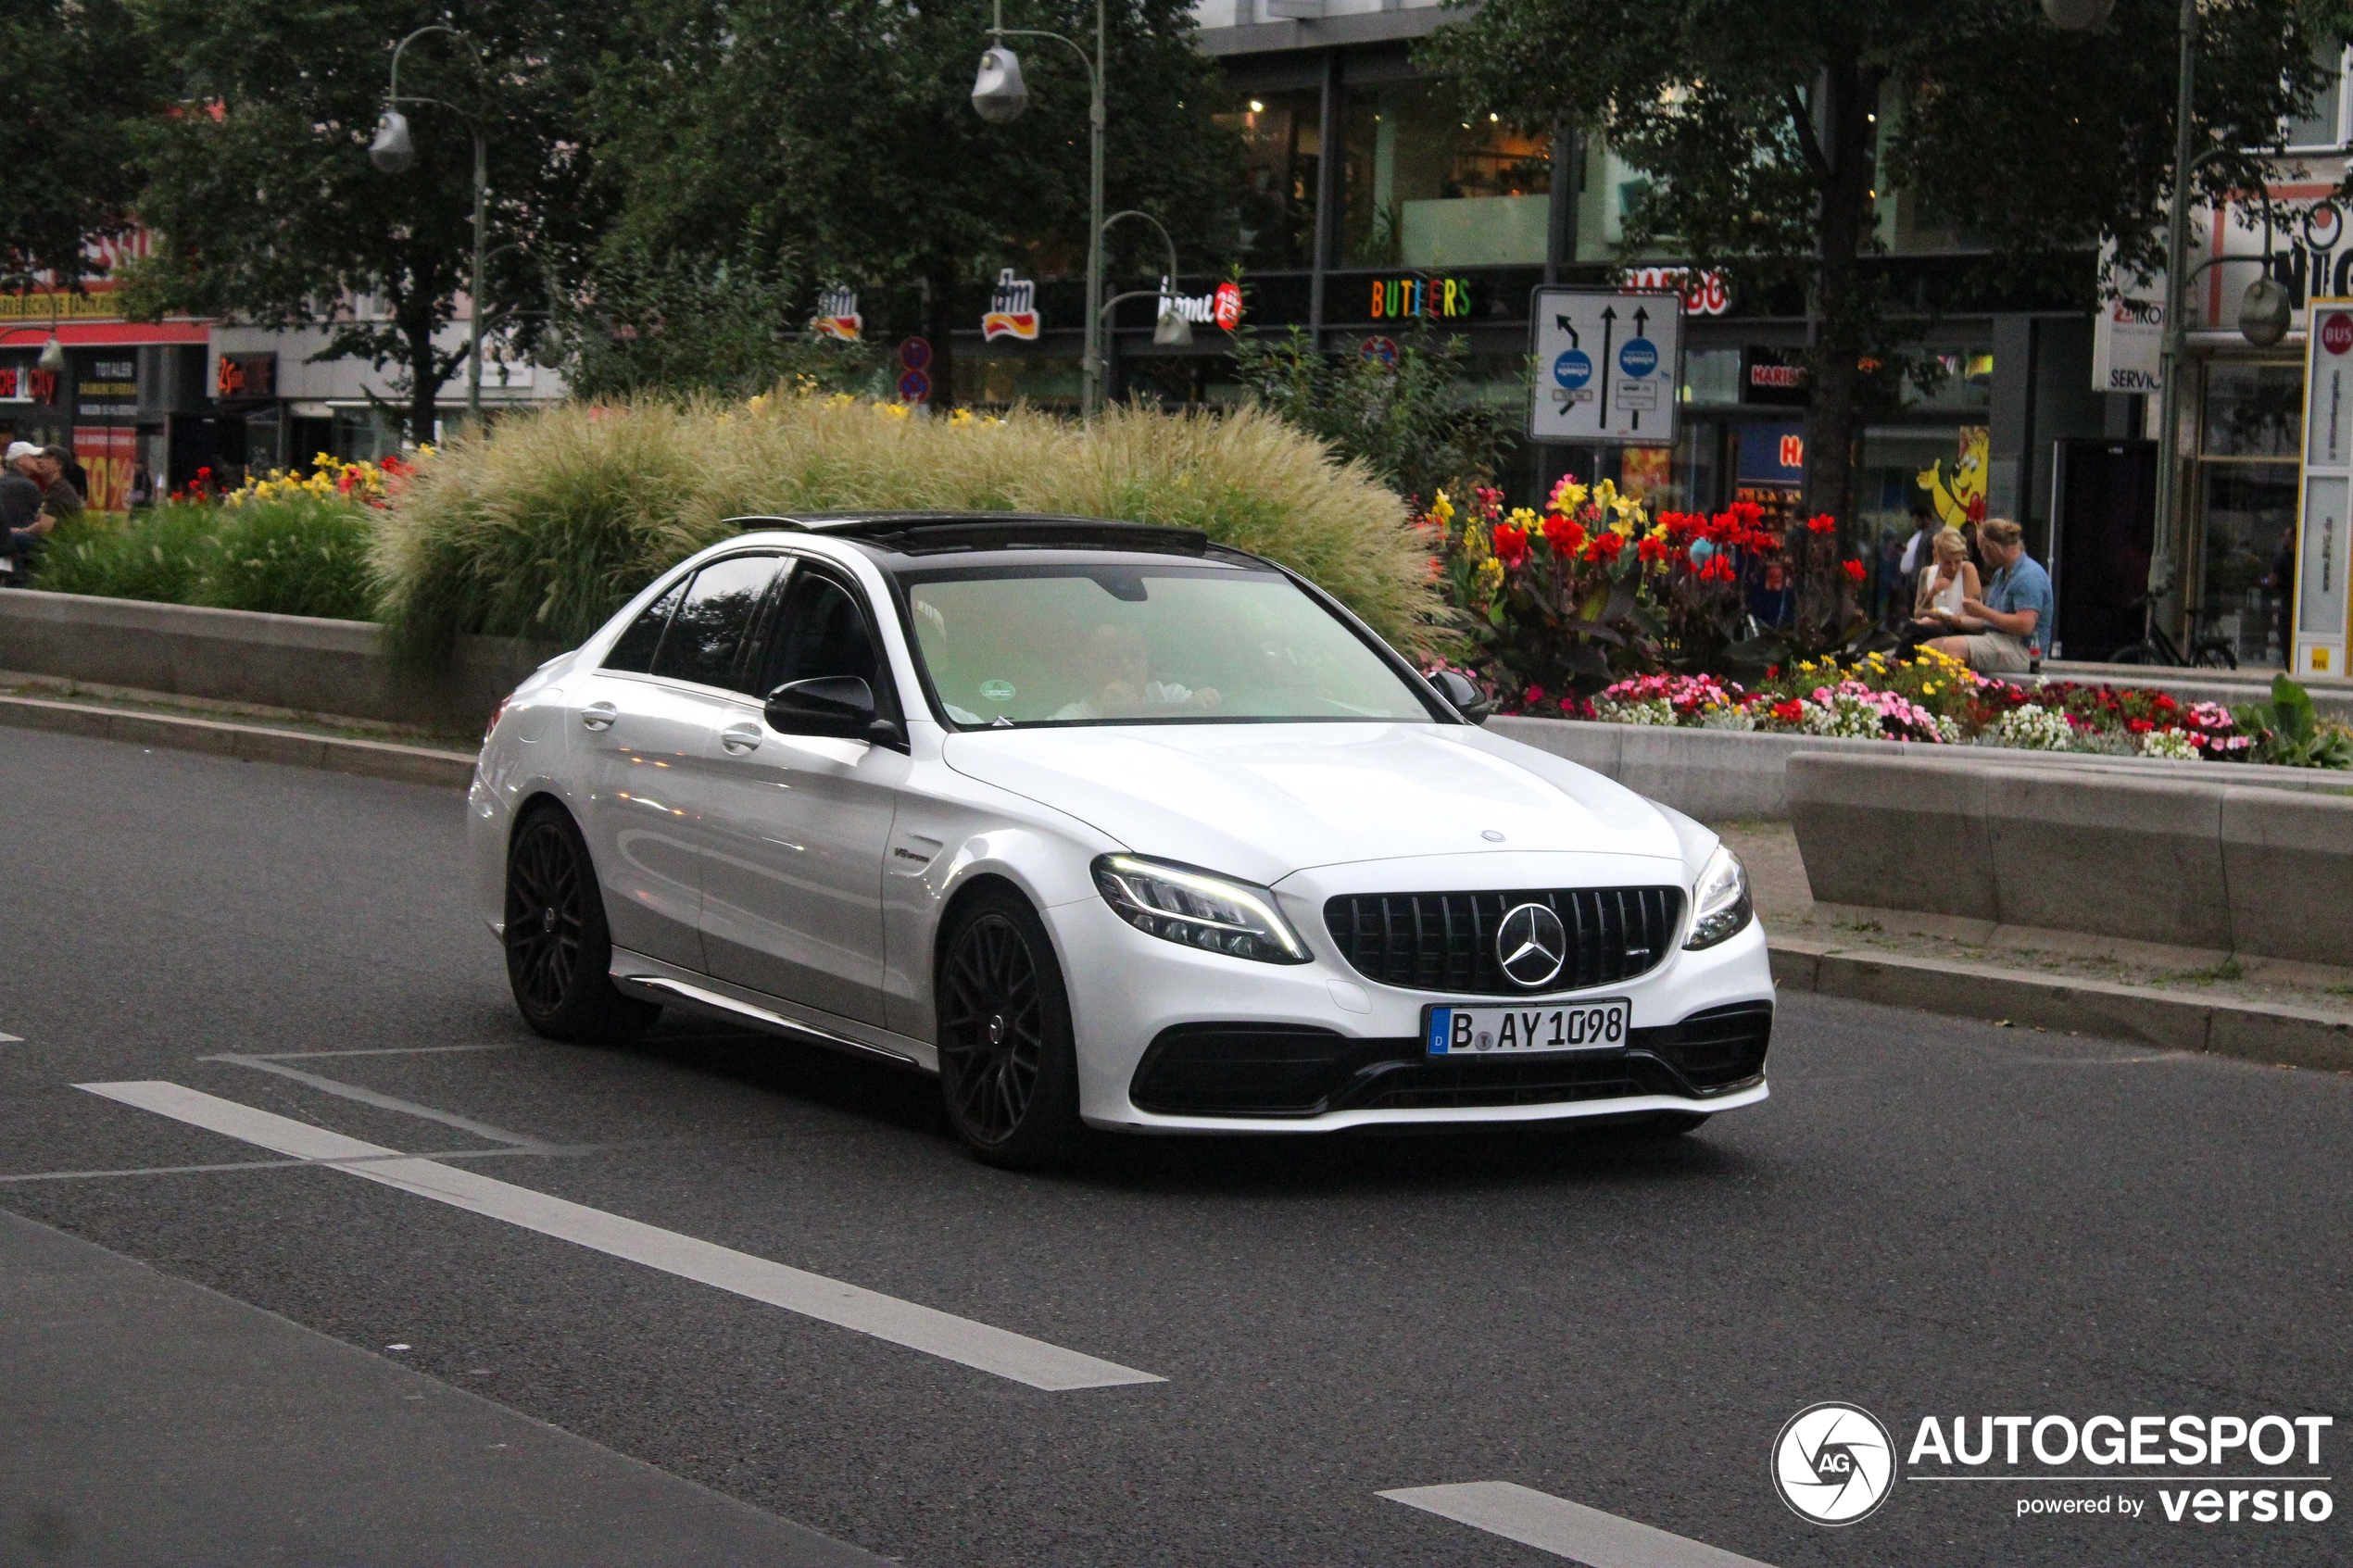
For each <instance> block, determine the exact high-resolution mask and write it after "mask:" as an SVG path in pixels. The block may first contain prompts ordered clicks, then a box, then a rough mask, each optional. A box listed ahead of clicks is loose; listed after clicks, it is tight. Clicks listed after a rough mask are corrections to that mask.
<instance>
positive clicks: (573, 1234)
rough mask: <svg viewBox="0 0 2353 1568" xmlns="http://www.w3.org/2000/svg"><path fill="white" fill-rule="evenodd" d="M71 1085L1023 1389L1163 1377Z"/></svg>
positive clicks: (318, 1144)
mask: <svg viewBox="0 0 2353 1568" xmlns="http://www.w3.org/2000/svg"><path fill="white" fill-rule="evenodd" d="M74 1086H75V1087H76V1088H79V1089H84V1090H87V1091H88V1092H89V1093H91V1094H94V1095H100V1096H103V1097H105V1098H107V1099H111V1100H115V1101H118V1102H120V1103H121V1104H123V1105H129V1106H135V1107H137V1108H138V1109H140V1110H151V1111H153V1112H155V1113H156V1114H157V1115H159V1116H169V1117H170V1118H171V1119H172V1120H174V1121H176V1122H184V1123H188V1124H189V1125H191V1126H195V1127H203V1128H206V1129H208V1131H211V1132H215V1133H219V1134H220V1135H223V1136H226V1137H232V1138H236V1139H238V1140H239V1141H241V1142H244V1143H249V1144H256V1145H258V1146H259V1147H261V1148H268V1149H274V1150H276V1151H277V1152H278V1153H280V1154H285V1155H292V1156H294V1157H296V1158H297V1159H301V1160H348V1161H353V1163H348V1164H339V1165H336V1166H334V1167H333V1169H335V1170H339V1171H342V1172H344V1173H347V1174H349V1175H354V1176H359V1177H360V1178H362V1179H363V1180H366V1181H371V1182H379V1183H382V1184H383V1185H385V1186H389V1187H397V1188H398V1189H400V1190H401V1191H403V1192H409V1193H414V1194H416V1195H417V1196H418V1197H420V1198H432V1199H434V1201H435V1202H439V1203H447V1204H448V1205H450V1206H451V1207H453V1208H457V1209H463V1210H467V1211H468V1212H470V1213H475V1214H482V1215H485V1216H487V1217H488V1218H491V1219H494V1220H504V1221H505V1222H507V1223H509V1224H510V1225H517V1226H520V1227H521V1228H522V1229H524V1230H529V1231H536V1232H538V1233H539V1234H540V1235H542V1236H554V1237H556V1238H558V1239H559V1240H561V1241H569V1242H571V1243H573V1245H575V1246H579V1247H585V1248H589V1249H590V1250H591V1251H596V1252H602V1253H604V1254H606V1255H607V1256H608V1257H613V1258H622V1259H626V1260H627V1261H630V1262H633V1263H642V1264H644V1265H645V1266H646V1267H648V1268H650V1269H660V1270H661V1272H662V1273H669V1274H675V1275H677V1276H678V1277H679V1278H681V1279H690V1280H694V1281H695V1282H697V1283H698V1284H701V1285H708V1286H712V1287H714V1288H716V1289H720V1290H725V1291H729V1292H732V1293H733V1294H735V1295H737V1296H746V1297H749V1298H751V1299H753V1300H755V1301H764V1302H766V1303H767V1304H768V1305H770V1306H772V1307H782V1308H783V1309H785V1310H786V1311H790V1312H799V1313H800V1314H801V1315H803V1316H805V1317H812V1318H815V1319H817V1320H819V1321H820V1322H822V1323H833V1324H835V1325H836V1326H837V1327H840V1328H847V1329H851V1330H853V1331H855V1332H857V1333H860V1334H864V1335H870V1336H873V1337H875V1338H876V1339H883V1340H887V1341H889V1342H890V1343H891V1344H894V1345H903V1346H905V1347H906V1348H909V1349H911V1350H921V1351H923V1352H924V1353H925V1354H926V1355H933V1356H937V1357H939V1358H941V1359H942V1360H944V1361H955V1362H958V1363H960V1364H961V1365H963V1366H968V1367H974V1368H976V1369H978V1370H979V1371H982V1372H987V1373H993V1374H996V1375H997V1376H999V1377H1003V1378H1009V1379H1011V1380H1012V1381H1013V1382H1015V1383H1026V1384H1027V1385H1029V1386H1031V1387H1033V1388H1045V1389H1051V1390H1057V1391H1059V1390H1064V1389H1072V1388H1108V1387H1114V1386H1119V1385H1123V1384H1130V1383H1164V1382H1166V1381H1167V1379H1165V1378H1163V1377H1159V1376H1156V1375H1154V1374H1151V1373H1149V1372H1138V1371H1136V1370H1135V1369H1133V1368H1132V1367H1124V1366H1120V1365H1117V1364H1116V1363H1114V1362H1112V1361H1100V1360H1098V1359H1096V1358H1095V1357H1093V1356H1088V1355H1081V1354H1080V1353H1079V1352H1077V1351H1076V1350H1065V1349H1063V1348H1061V1347H1059V1346H1055V1345H1049V1344H1047V1343H1045V1342H1044V1341H1043V1340H1038V1339H1031V1338H1029V1337H1027V1336H1025V1335H1019V1334H1013V1333H1011V1332H1009V1331H1007V1330H1005V1329H1001V1328H992V1327H990V1326H989V1325H988V1324H987V1323H974V1322H973V1321H972V1320H970V1319H969V1318H960V1317H956V1316H954V1315H953V1314H951V1313H948V1312H943V1311H938V1310H937V1308H932V1307H925V1306H919V1305H917V1304H916V1303H914V1302H912V1301H901V1300H900V1299H899V1298H896V1297H891V1296H885V1295H883V1294H882V1293H880V1292H879V1291H874V1290H867V1289H864V1288H863V1287H862V1286H855V1285H849V1284H845V1283H844V1282H842V1281H840V1280H837V1279H828V1278H826V1277H825V1276H824V1275H823V1274H814V1273H807V1272H806V1271H804V1270H800V1269H795V1268H788V1267H786V1265H785V1264H782V1263H774V1262H771V1261H768V1260H767V1259H765V1258H755V1257H752V1256H751V1255H750V1254H749V1253H745V1252H737V1251H734V1250H732V1249H731V1248H724V1247H720V1246H716V1245H714V1244H712V1243H711V1242H708V1241H698V1240H697V1239H695V1238H694V1237H693V1236H680V1235H679V1234H678V1233H676V1232H675V1231H666V1230H662V1229H661V1228H660V1227H659V1226H655V1225H648V1224H646V1223H642V1222H640V1221H637V1220H631V1219H624V1218H623V1216H621V1215H619V1214H609V1213H607V1212H605V1211H604V1210H601V1209H591V1208H588V1207H586V1206H585V1204H579V1203H573V1202H570V1201H568V1200H566V1199H564V1198H554V1197H550V1196H549V1195H547V1193H543V1192H534V1191H532V1190H531V1189H530V1188H528V1187H519V1186H514V1185H510V1184H509V1183H506V1182H501V1181H497V1180H495V1179H493V1178H491V1177H489V1176H484V1175H482V1174H480V1173H476V1172H473V1171H461V1170H458V1169H456V1168H455V1167H452V1166H448V1165H443V1164H437V1163H435V1162H434V1161H433V1160H422V1159H418V1158H415V1157H413V1156H408V1157H404V1156H402V1155H401V1154H400V1152H399V1151H398V1150H397V1149H389V1148H382V1147H381V1146H379V1145H376V1144H371V1143H363V1142H361V1141H360V1140H359V1139H358V1138H351V1137H346V1136H344V1135H342V1134H341V1133H333V1132H329V1131H328V1130H327V1129H325V1128H323V1127H313V1126H310V1125H309V1124H308V1123H302V1122H296V1121H294V1120H292V1119H291V1118H289V1117H284V1116H279V1115H276V1114H274V1113H272V1112H271V1111H267V1110H256V1109H255V1108H253V1107H252V1106H247V1105H239V1104H238V1103H237V1102H236V1101H234V1100H227V1099H221V1098H218V1097H217V1096H213V1095H208V1094H205V1093H202V1092H201V1091H199V1090H195V1089H191V1088H186V1087H183V1086H182V1085H178V1084H168V1083H159V1082H145V1083H123V1084H77V1085H74Z"/></svg>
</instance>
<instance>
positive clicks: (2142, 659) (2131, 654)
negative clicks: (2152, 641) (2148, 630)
mask: <svg viewBox="0 0 2353 1568" xmlns="http://www.w3.org/2000/svg"><path fill="white" fill-rule="evenodd" d="M2108 662H2109V663H2110V664H2154V663H2156V662H2157V661H2156V660H2155V659H2151V658H2150V657H2149V649H2148V645H2147V644H2146V643H2130V644H2127V645H2126V646H2123V647H2120V648H2118V649H2117V650H2116V651H2115V652H2114V653H2112V654H2109V655H2108Z"/></svg>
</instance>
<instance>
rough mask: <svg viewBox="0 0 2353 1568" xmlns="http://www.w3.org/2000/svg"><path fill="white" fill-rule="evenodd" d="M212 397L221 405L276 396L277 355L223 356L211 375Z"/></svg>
mask: <svg viewBox="0 0 2353 1568" xmlns="http://www.w3.org/2000/svg"><path fill="white" fill-rule="evenodd" d="M212 395H213V396H215V397H217V398H219V399H220V400H221V401H222V402H224V403H227V402H233V401H237V400H241V399H249V398H267V397H275V396H277V395H278V357H277V355H275V354H223V355H222V356H221V357H220V368H219V369H218V370H215V371H214V372H213V378H212Z"/></svg>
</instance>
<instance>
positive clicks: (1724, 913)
mask: <svg viewBox="0 0 2353 1568" xmlns="http://www.w3.org/2000/svg"><path fill="white" fill-rule="evenodd" d="M1755 918H1756V905H1755V902H1754V901H1753V900H1751V899H1750V897H1749V896H1748V870H1747V868H1746V867H1744V866H1743V865H1742V864H1741V858H1740V857H1739V856H1738V855H1735V854H1733V853H1732V851H1731V850H1730V847H1727V846H1725V845H1721V844H1719V845H1718V846H1717V847H1716V853H1715V854H1713V855H1710V856H1709V857H1708V858H1707V864H1706V865H1705V867H1704V868H1702V870H1701V872H1700V873H1699V884H1698V885H1697V886H1695V887H1693V888H1692V935H1691V940H1690V941H1688V942H1685V943H1684V944H1683V946H1684V947H1686V948H1698V947H1714V946H1716V944H1717V943H1718V942H1721V941H1723V940H1724V939H1725V938H1726V937H1728V936H1731V935H1736V934H1737V933H1738V932H1739V931H1740V930H1741V929H1742V928H1743V926H1745V925H1747V924H1748V922H1750V921H1752V920H1755Z"/></svg>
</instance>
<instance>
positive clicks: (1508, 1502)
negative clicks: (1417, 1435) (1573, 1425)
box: [1380, 1481, 1768, 1568]
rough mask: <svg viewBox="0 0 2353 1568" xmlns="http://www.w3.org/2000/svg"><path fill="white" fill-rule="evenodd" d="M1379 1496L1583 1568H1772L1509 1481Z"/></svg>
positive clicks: (1408, 1488) (1406, 1489)
mask: <svg viewBox="0 0 2353 1568" xmlns="http://www.w3.org/2000/svg"><path fill="white" fill-rule="evenodd" d="M1380 1496H1382V1497H1385V1498H1387V1499H1389V1500H1390V1501H1391V1502H1402V1503H1403V1504H1404V1505H1405V1506H1406V1507H1408V1508H1418V1509H1420V1510H1421V1511H1422V1512H1425V1513H1435V1514H1437V1515H1439V1516H1440V1517H1441V1518H1443V1519H1452V1520H1453V1521H1454V1522H1455V1523H1456V1524H1468V1525H1470V1526H1471V1527H1472V1528H1474V1529H1478V1530H1484V1531H1486V1532H1487V1533H1488V1534H1490V1535H1492V1536H1501V1537H1504V1539H1505V1540H1512V1541H1517V1542H1518V1543H1519V1544H1520V1545H1522V1546H1532V1547H1534V1548H1535V1549H1537V1550H1538V1551H1549V1552H1551V1553H1552V1554H1553V1555H1554V1556H1555V1557H1566V1558H1567V1559H1568V1560H1569V1561H1570V1562H1582V1563H1584V1564H1585V1565H1586V1568H1768V1565H1767V1564H1765V1563H1762V1562H1757V1561H1756V1560H1755V1558H1753V1557H1742V1556H1740V1555H1738V1554H1737V1553H1734V1552H1729V1551H1725V1550H1722V1549H1718V1548H1716V1547H1712V1546H1709V1545H1707V1544H1705V1542H1702V1541H1694V1540H1691V1539H1688V1538H1687V1537H1682V1536H1671V1535H1669V1534H1667V1532H1666V1531H1664V1530H1655V1529H1653V1528H1651V1526H1649V1525H1648V1524H1635V1523H1634V1522H1633V1521H1632V1520H1631V1519H1620V1518H1619V1517H1617V1515H1616V1514H1615V1513H1604V1512H1602V1511H1601V1510H1600V1509H1598V1508H1587V1507H1586V1506H1584V1505H1583V1504H1582V1503H1574V1502H1569V1501H1567V1499H1562V1498H1556V1497H1554V1496H1553V1495H1551V1494H1550V1493H1548V1492H1540V1491H1537V1490H1535V1489H1534V1488H1532V1487H1529V1486H1514V1485H1513V1484H1512V1483H1511V1482H1509V1481H1467V1482H1465V1483H1463V1484H1462V1485H1460V1486H1406V1487H1403V1488H1401V1489H1399V1490H1397V1491H1393V1492H1383V1493H1381V1494H1380Z"/></svg>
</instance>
